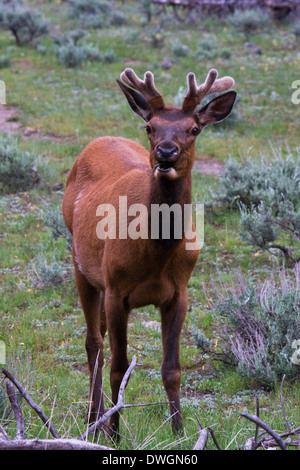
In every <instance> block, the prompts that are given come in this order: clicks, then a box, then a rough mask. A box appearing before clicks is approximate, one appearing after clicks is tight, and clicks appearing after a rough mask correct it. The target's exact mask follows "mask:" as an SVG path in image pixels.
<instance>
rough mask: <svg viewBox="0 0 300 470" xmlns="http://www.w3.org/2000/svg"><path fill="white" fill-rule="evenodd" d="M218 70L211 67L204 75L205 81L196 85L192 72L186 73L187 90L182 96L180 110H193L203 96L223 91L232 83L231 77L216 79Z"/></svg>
mask: <svg viewBox="0 0 300 470" xmlns="http://www.w3.org/2000/svg"><path fill="white" fill-rule="evenodd" d="M217 76H218V72H217V70H215V69H211V70H210V71H209V72H208V74H207V77H206V80H205V82H204V83H203V84H202V85H200V86H198V85H197V82H196V77H195V74H194V73H189V74H188V75H187V84H188V91H187V93H186V95H185V97H184V101H183V104H182V110H183V111H185V112H188V111H194V109H195V108H196V106H197V105H198V104H200V103H201V101H202V100H203V98H204V97H205V96H206V95H208V94H209V93H216V92H219V91H225V90H228V89H229V88H231V87H232V86H233V85H234V80H233V78H231V77H223V78H219V79H218V80H217Z"/></svg>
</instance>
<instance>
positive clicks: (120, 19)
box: [111, 11, 127, 26]
mask: <svg viewBox="0 0 300 470" xmlns="http://www.w3.org/2000/svg"><path fill="white" fill-rule="evenodd" d="M111 24H112V25H114V26H124V25H125V24H127V16H126V15H125V14H124V13H123V12H122V11H113V12H112V14H111Z"/></svg>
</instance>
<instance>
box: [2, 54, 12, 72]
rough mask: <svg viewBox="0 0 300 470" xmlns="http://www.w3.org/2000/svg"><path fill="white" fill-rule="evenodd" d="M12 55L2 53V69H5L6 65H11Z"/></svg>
mask: <svg viewBox="0 0 300 470" xmlns="http://www.w3.org/2000/svg"><path fill="white" fill-rule="evenodd" d="M10 65H11V62H10V57H9V56H8V55H1V56H0V69H4V68H6V67H10Z"/></svg>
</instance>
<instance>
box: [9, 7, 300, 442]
mask: <svg viewBox="0 0 300 470" xmlns="http://www.w3.org/2000/svg"><path fill="white" fill-rule="evenodd" d="M1 3H6V2H1ZM20 3H21V2H20ZM87 3H90V4H91V5H94V4H97V5H98V6H99V9H101V8H102V10H101V12H100V13H99V24H98V25H96V24H92V18H91V17H92V14H91V12H90V11H88V10H85V4H87ZM108 4H109V10H107V22H105V21H104V20H103V19H104V18H105V14H104V10H105V8H108ZM22 5H23V8H25V7H26V8H30V9H34V10H37V11H38V12H39V14H40V17H39V18H47V27H48V32H47V33H46V34H43V35H42V36H39V37H38V38H35V40H33V41H31V42H29V43H27V44H21V45H17V44H16V40H15V39H14V36H13V35H12V34H11V33H10V31H8V29H7V28H4V27H3V28H0V56H1V57H2V56H5V57H6V58H9V61H8V62H7V64H9V66H8V65H6V66H5V67H3V68H1V69H0V80H3V81H5V84H6V90H7V96H6V102H7V105H6V106H3V107H1V108H0V118H1V120H0V121H1V128H0V132H1V136H0V137H1V139H0V143H1V146H0V175H1V183H0V184H1V186H0V192H1V195H0V227H1V230H0V260H1V262H0V277H1V287H0V288H1V295H0V312H1V313H0V341H2V342H3V343H4V344H5V346H6V364H5V367H6V368H7V369H9V370H11V371H12V372H13V373H14V375H15V377H16V378H17V379H18V380H19V382H20V383H22V384H23V386H26V389H27V390H28V392H29V393H30V394H31V396H32V397H33V398H34V400H35V401H36V402H38V403H40V404H42V405H43V409H44V410H45V413H46V414H47V415H48V416H51V417H52V420H53V423H54V424H55V425H56V426H57V428H59V432H60V435H61V436H63V437H72V436H79V435H81V434H82V433H83V432H84V430H85V429H86V424H85V411H86V408H87V397H88V389H89V383H88V370H87V360H86V352H85V347H84V338H85V322H84V318H83V314H82V311H81V307H80V303H79V299H78V297H77V294H76V289H75V282H74V277H73V267H72V263H71V252H70V243H71V240H70V238H66V231H65V227H64V223H63V220H62V217H61V201H62V196H63V193H64V190H65V181H66V176H67V173H68V171H69V170H70V168H71V167H72V165H73V163H74V161H75V158H76V157H77V155H78V154H79V153H80V151H81V150H82V149H83V148H84V147H85V145H86V144H87V143H88V142H89V141H91V140H92V139H93V138H95V137H97V136H104V135H120V136H123V137H128V138H132V139H134V140H136V141H137V142H140V143H141V144H143V145H146V146H147V137H146V135H145V132H144V129H142V125H143V124H142V123H141V122H140V121H139V120H138V118H136V117H135V116H134V115H133V114H132V113H131V112H130V110H128V106H127V104H126V102H125V100H124V99H123V97H122V96H121V93H120V92H119V91H118V88H117V85H116V83H115V79H116V78H118V77H119V75H120V72H121V71H122V70H124V68H125V67H126V66H130V67H133V68H134V69H135V71H136V72H137V73H138V74H139V75H143V73H144V72H145V71H146V70H152V71H153V73H154V74H155V80H156V83H157V87H158V88H159V89H160V90H161V92H162V93H163V95H164V96H165V97H166V101H169V102H170V103H175V102H176V100H178V101H179V102H180V97H182V96H183V95H184V93H185V89H184V88H183V89H182V86H183V83H184V80H185V77H186V74H187V73H188V72H189V71H192V72H194V73H195V74H196V76H197V77H199V79H200V78H203V79H204V78H205V76H206V73H207V70H208V68H210V67H216V68H217V69H218V70H219V73H220V75H221V76H224V75H231V76H233V77H234V78H235V80H236V86H235V89H236V90H237V92H238V95H239V100H238V104H237V107H236V109H235V110H234V111H235V114H234V115H233V119H232V121H231V122H230V123H228V124H226V127H225V125H224V126H222V125H218V127H217V125H216V128H214V129H210V128H209V127H208V128H207V129H206V130H205V131H204V132H203V134H202V135H201V136H200V137H199V139H198V143H197V160H196V162H195V166H194V170H193V201H195V202H203V203H205V204H206V207H207V209H206V210H205V227H204V235H205V238H204V246H203V248H202V249H201V251H200V256H199V260H198V263H197V267H196V269H195V272H194V274H193V277H192V278H191V280H190V282H189V286H188V292H189V299H190V303H189V310H188V314H187V318H186V322H185V324H184V329H183V333H182V340H181V343H182V347H181V363H182V366H183V375H182V409H183V418H184V423H185V424H184V426H185V429H184V433H183V435H182V436H179V437H177V438H175V437H174V436H173V435H172V433H171V426H170V422H169V410H168V405H167V404H165V403H162V402H164V401H165V400H166V397H165V393H164V389H163V385H162V382H161V376H160V361H161V335H160V331H159V324H160V317H159V312H158V311H157V310H156V309H155V308H154V307H152V306H150V307H147V308H142V309H139V310H137V311H134V312H133V314H132V315H131V317H130V319H129V345H128V349H129V355H131V357H132V356H133V355H136V357H137V366H136V367H135V369H134V371H133V373H132V376H131V378H130V381H129V383H128V386H127V388H126V392H125V400H126V402H127V403H136V404H143V403H147V402H153V401H156V402H159V403H160V404H158V405H156V406H153V407H142V406H138V407H136V408H131V409H128V410H123V413H122V423H121V433H122V435H123V436H124V438H123V439H121V442H120V445H119V448H120V449H191V448H192V446H193V445H194V443H195V441H196V439H197V435H198V422H197V419H196V417H195V413H196V414H197V416H198V417H199V419H200V421H201V424H202V425H203V426H204V427H205V426H208V425H212V424H213V425H214V426H215V427H214V431H215V434H216V435H217V437H218V440H219V442H220V444H221V447H222V448H224V449H227V448H228V449H238V448H240V446H242V445H243V444H244V442H245V440H246V439H247V438H248V437H249V436H251V435H253V431H252V430H253V425H251V424H250V423H249V422H247V421H245V420H244V419H243V418H242V417H241V416H240V415H239V413H240V412H242V411H245V409H246V410H248V412H252V413H255V406H256V404H255V403H256V402H255V399H256V396H258V397H259V400H260V407H261V411H260V413H261V415H260V416H261V418H262V419H263V420H266V421H267V422H268V423H269V424H270V425H271V426H272V428H273V429H277V430H284V427H285V423H284V420H283V418H282V412H281V401H280V393H279V386H280V379H281V374H282V372H283V371H282V372H280V373H279V374H278V379H277V380H276V381H271V382H272V383H270V381H269V383H268V384H265V383H264V384H262V383H261V381H259V380H257V378H258V377H257V376H256V377H255V374H252V375H250V374H248V375H247V374H245V373H244V374H241V373H240V372H241V369H243V370H244V371H245V368H242V367H241V366H240V368H238V367H237V365H236V364H235V363H234V361H231V363H229V364H227V363H225V361H220V360H219V358H220V356H217V354H221V353H222V354H223V352H224V351H225V349H224V350H222V349H221V344H222V341H221V337H220V324H216V318H215V315H216V309H214V308H212V302H214V303H215V302H216V298H217V294H218V293H220V292H221V286H222V285H223V286H227V287H226V289H227V292H232V290H230V288H229V287H228V286H229V285H232V284H233V285H234V286H237V287H238V284H237V281H236V279H237V273H239V272H242V274H243V279H246V280H249V282H250V279H251V280H252V282H253V286H255V288H257V287H259V285H261V283H263V282H264V281H266V282H267V281H268V280H269V279H270V278H271V277H272V276H274V282H277V281H278V279H280V273H282V270H281V269H282V262H283V261H284V259H285V257H284V255H283V256H278V254H279V253H278V250H277V253H276V256H275V253H274V252H272V250H271V252H270V251H268V250H265V249H263V248H264V246H259V245H254V244H249V243H248V240H245V238H244V239H243V238H242V237H241V235H240V232H241V228H242V225H241V212H240V210H239V207H238V205H236V204H235V203H236V202H237V199H236V196H237V194H238V193H237V194H236V195H234V196H233V198H232V200H230V201H229V202H228V204H227V203H226V204H225V203H224V199H223V200H222V207H218V210H216V209H214V210H212V208H211V204H212V202H213V201H214V195H215V194H219V195H220V194H221V192H222V191H223V193H222V194H223V195H224V173H223V171H224V168H228V167H229V166H230V164H231V163H230V162H232V161H233V160H234V161H235V162H236V167H235V168H239V169H240V170H241V171H240V173H239V175H240V176H241V175H242V174H244V175H245V169H247V168H248V167H247V165H248V163H247V158H248V159H249V160H251V162H253V166H251V168H252V170H253V174H257V175H258V176H260V177H261V176H262V171H261V169H262V167H261V166H260V165H261V161H262V158H263V156H264V155H267V161H268V164H267V165H264V167H263V170H264V171H265V172H266V170H268V171H269V173H271V174H272V175H275V174H276V172H275V169H276V163H272V162H275V161H277V160H278V159H277V156H278V155H279V154H280V158H281V159H282V161H284V162H289V161H292V162H293V163H291V165H292V164H293V168H298V166H299V153H298V148H299V135H298V134H299V130H298V123H299V118H300V105H296V104H294V103H293V101H292V93H293V91H295V90H293V89H292V83H293V82H294V81H295V80H299V78H300V59H299V53H300V52H299V41H298V36H297V35H296V33H295V31H297V24H298V23H297V21H296V20H295V21H293V18H292V19H291V20H290V23H288V22H285V23H284V24H281V23H274V22H272V21H271V20H270V21H269V22H268V24H267V25H266V26H265V27H264V28H258V29H256V30H253V31H251V37H250V38H249V40H248V43H247V44H245V38H244V36H243V34H241V32H240V31H239V30H237V29H236V27H235V26H234V25H231V24H230V22H229V21H227V19H226V17H223V16H221V17H216V16H207V15H202V14H201V15H199V17H197V18H196V20H195V22H193V24H192V25H191V24H188V23H187V22H185V21H184V20H183V17H182V15H181V14H180V15H179V18H180V20H179V19H178V18H177V17H176V16H174V14H173V10H172V9H170V10H169V9H166V10H165V11H161V10H160V9H159V7H157V6H154V5H151V8H150V7H149V4H148V3H147V2H131V1H129V2H121V1H113V2H100V1H99V2H81V1H80V2H79V1H76V2H72V4H71V2H54V1H50V2H43V3H41V2H38V1H34V0H32V1H28V2H22ZM97 8H98V7H97ZM79 9H80V14H78V11H79ZM103 9H104V10H103ZM99 11H100V10H99ZM120 12H121V13H122V15H119V17H118V15H117V13H120ZM158 13H159V14H158ZM121 16H122V17H121ZM100 19H101V22H100ZM100 23H101V24H100ZM78 31H83V32H84V34H83V35H82V34H81V33H78ZM249 41H251V44H252V45H253V46H255V47H249ZM25 42H27V41H25ZM70 44H71V46H72V47H80V48H84V50H85V51H86V50H87V49H88V50H89V51H90V53H91V55H90V56H88V55H85V56H84V60H79V61H76V59H75V61H74V63H73V62H72V61H71V62H70V61H68V60H69V59H65V57H67V55H66V56H64V55H63V54H62V53H61V54H59V53H58V49H59V48H62V47H69V46H70ZM205 44H210V45H211V48H210V49H209V48H207V47H206V46H205ZM157 45H158V47H157ZM220 51H223V52H222V54H221V53H220ZM226 51H227V52H226ZM77 52H78V51H77ZM92 52H93V53H94V55H92ZM96 52H97V53H98V54H99V55H98V58H99V60H95V53H96ZM75 55H76V52H75ZM62 57H64V59H62ZM70 63H72V65H74V66H72V67H70V66H69V65H70ZM8 109H9V110H10V117H9V118H8V119H5V118H4V116H5V115H6V114H5V113H6V112H7V110H8ZM2 116H3V118H2ZM16 124H19V126H18V127H16V126H15V125H16ZM224 124H225V123H224ZM11 130H13V132H14V133H15V135H14V136H10V135H9V134H10V133H11ZM3 149H4V150H5V152H4V151H3ZM274 149H275V153H274ZM245 155H246V157H247V158H246V157H245ZM9 158H11V161H12V166H10V163H9ZM290 159H291V160H290ZM249 165H250V164H249ZM286 165H288V163H286ZM255 169H256V170H257V171H258V173H255V171H254V170H255ZM217 170H218V171H217ZM273 170H274V171H273ZM16 171H17V174H18V177H21V175H22V171H24V176H26V178H28V181H26V184H25V183H24V184H23V179H22V181H21V180H18V181H16V179H15V176H14V175H15V173H16ZM278 171H279V170H278ZM220 172H221V176H220ZM243 172H244V173H243ZM225 175H227V174H226V173H225ZM264 175H265V174H264ZM292 175H295V172H294V173H292ZM248 176H249V174H248ZM222 178H223V180H222ZM262 179H263V178H261V181H262ZM270 179H271V175H270ZM228 181H232V179H231V180H228ZM236 181H242V177H240V178H237V179H236ZM243 181H244V180H243ZM250 181H251V178H250V177H248V179H247V182H248V183H249V182H250ZM256 181H258V180H256ZM263 181H266V178H265V176H264V179H263ZM274 181H275V179H274ZM281 181H283V180H281ZM290 181H291V182H292V183H293V184H290V185H289V184H287V186H286V188H287V189H288V190H289V192H287V194H290V196H291V197H294V196H295V195H296V196H295V197H296V199H292V201H293V203H295V204H296V203H297V204H298V200H297V194H298V193H297V190H298V186H297V184H298V183H297V182H298V177H295V176H292V177H291V180H290ZM227 188H229V189H231V190H232V191H234V187H233V185H228V186H227ZM254 189H255V194H254V193H253V196H259V197H258V199H257V202H256V205H255V206H254V207H253V210H258V209H257V208H258V207H259V204H260V202H261V200H262V196H263V197H266V193H267V191H265V189H266V188H264V191H265V193H264V194H263V191H261V192H259V191H258V189H256V188H254ZM240 194H241V193H240ZM251 197H252V196H251ZM233 200H234V203H233ZM251 201H252V202H253V200H252V199H251ZM243 202H244V203H245V201H243ZM289 207H290V209H291V210H292V209H293V211H294V212H295V214H296V212H297V211H298V210H299V209H298V205H294V206H293V207H291V206H289ZM249 208H251V202H250V203H249V207H248V210H249ZM251 214H252V215H253V213H251ZM285 242H286V238H285V235H284V234H283V233H281V234H279V238H278V239H276V243H277V244H280V245H282V246H286V245H285ZM272 243H273V244H274V243H275V241H274V240H273V241H272ZM298 243H299V241H298V239H297V240H293V243H292V248H293V255H294V254H296V253H297V250H298ZM288 246H290V245H288ZM295 260H296V256H295ZM295 260H294V261H295ZM294 269H295V262H293V263H291V264H286V265H285V274H286V277H287V278H288V279H289V282H290V283H291V284H289V285H292V288H295V289H297V288H298V287H299V286H298V284H297V282H298V281H297V282H296V279H297V278H295V276H294ZM216 272H221V274H222V275H221V276H220V278H217V276H216ZM204 284H205V286H206V289H204V288H203V285H204ZM246 293H247V291H246ZM290 294H291V292H290ZM210 299H211V300H210ZM241 301H242V300H241V298H240V297H234V298H233V300H232V302H231V304H230V306H231V307H232V305H233V304H234V305H235V307H240V303H241ZM234 302H235V303H234ZM239 302H240V303H239ZM278 302H279V303H280V299H279V300H278ZM251 305H253V310H251V312H252V313H253V315H254V318H257V317H256V314H257V315H262V314H263V310H260V307H259V305H258V304H256V303H255V302H253V304H251ZM286 305H287V304H285V305H282V306H281V307H282V308H281V310H280V312H282V319H283V320H284V321H285V318H286V317H287V318H288V314H287V312H286V310H285V307H286ZM295 311H296V310H295ZM225 312H226V310H225ZM293 318H294V317H293ZM295 318H296V321H297V317H295ZM270 320H272V318H271V319H270ZM270 325H271V324H270ZM227 326H228V325H227ZM231 326H232V325H231ZM286 326H287V327H288V325H286ZM270 328H271V326H270ZM272 328H274V329H275V326H274V325H273V326H272ZM223 331H226V330H223ZM274 331H275V330H274ZM276 331H277V330H276ZM280 331H283V330H282V329H281V330H280ZM285 331H287V332H288V328H287V329H286V330H285ZM294 331H295V328H294ZM275 339H276V341H277V342H276V344H275V345H274V347H276V348H277V350H279V348H280V347H282V349H280V351H282V350H283V348H284V346H283V345H282V343H281V339H280V335H279V333H278V336H276V338H275ZM294 339H295V338H290V337H288V341H292V340H294ZM199 341H200V344H202V345H203V348H204V349H203V348H202V349H201V348H200V347H199ZM205 345H206V347H207V349H205ZM208 346H209V347H208ZM229 347H230V344H229V345H227V348H229ZM286 347H287V348H289V349H288V352H287V357H288V356H289V354H291V352H292V351H293V349H292V346H291V344H289V343H288V344H286ZM104 348H105V365H104V370H103V373H104V391H105V394H106V399H105V400H106V403H105V405H106V406H107V407H109V406H110V403H109V396H110V385H109V361H110V351H109V342H108V339H107V338H106V339H105V343H104ZM226 351H227V350H226ZM226 351H225V352H226ZM269 351H270V350H269ZM212 353H215V356H214V354H212ZM289 365H291V364H289ZM291 367H292V369H293V371H294V372H295V371H298V369H297V368H299V366H297V364H293V363H292V366H291ZM286 372H287V371H286ZM2 386H3V384H1V387H0V424H2V425H3V426H4V427H5V429H7V430H8V431H9V433H12V434H13V433H14V429H15V423H13V421H12V420H11V416H10V414H9V411H8V404H7V398H6V395H5V393H4V391H3V389H2ZM299 393H300V390H299V380H298V379H297V377H296V374H295V375H293V374H292V375H289V378H288V377H287V378H286V381H285V394H286V395H285V396H286V398H287V402H288V411H287V413H288V416H289V419H290V422H291V425H292V426H294V427H296V426H297V425H299ZM22 407H23V410H24V415H25V417H26V418H27V421H26V422H27V426H28V429H27V431H28V435H29V436H31V437H36V436H38V437H41V438H42V437H47V436H48V431H47V429H46V428H45V427H44V426H43V424H42V423H41V422H39V420H38V419H36V418H35V416H34V414H32V412H31V411H30V409H29V408H27V407H26V404H25V403H23V402H22ZM100 442H102V443H103V442H104V439H103V436H100ZM207 448H211V449H213V448H214V445H213V442H212V440H209V441H208V445H207Z"/></svg>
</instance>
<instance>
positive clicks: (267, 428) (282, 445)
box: [240, 413, 287, 450]
mask: <svg viewBox="0 0 300 470" xmlns="http://www.w3.org/2000/svg"><path fill="white" fill-rule="evenodd" d="M240 416H243V417H244V418H247V419H249V420H250V421H252V422H253V423H255V424H257V425H258V426H260V427H261V428H263V429H264V430H265V431H267V433H268V434H270V436H272V437H273V439H274V440H275V442H276V443H277V445H278V446H279V447H280V448H281V449H282V450H287V445H286V443H285V442H284V441H283V440H282V439H281V437H280V436H279V435H278V434H277V433H276V432H275V431H273V429H271V428H270V426H268V425H267V424H266V423H264V422H263V421H262V420H261V419H259V418H258V417H257V416H253V415H250V414H248V413H240Z"/></svg>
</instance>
